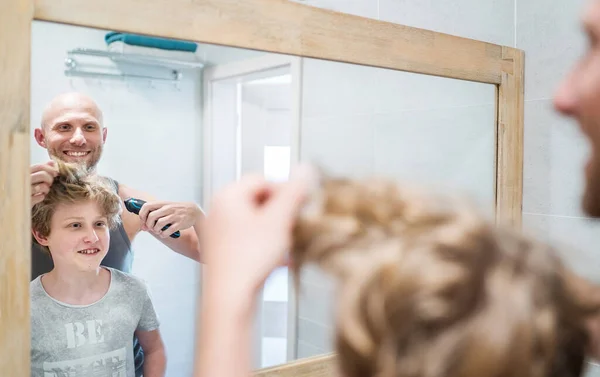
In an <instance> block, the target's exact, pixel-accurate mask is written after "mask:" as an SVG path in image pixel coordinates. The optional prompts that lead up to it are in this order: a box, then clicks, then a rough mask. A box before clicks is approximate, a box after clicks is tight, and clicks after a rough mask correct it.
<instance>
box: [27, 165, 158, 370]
mask: <svg viewBox="0 0 600 377" xmlns="http://www.w3.org/2000/svg"><path fill="white" fill-rule="evenodd" d="M57 164H58V167H59V174H58V176H57V177H56V178H55V181H54V183H53V184H52V186H51V187H50V191H49V192H48V194H47V195H46V197H45V199H44V200H43V201H42V202H41V203H38V204H36V205H35V206H34V207H33V209H32V232H33V237H34V242H37V243H38V244H39V245H41V246H43V247H44V248H45V249H47V251H48V252H49V253H50V256H51V257H52V260H53V262H54V268H53V269H52V271H50V272H49V273H47V274H43V275H41V276H39V277H37V278H36V279H35V280H33V281H32V282H31V284H30V294H31V376H32V377H59V376H69V377H80V376H81V377H84V376H85V377H88V376H90V377H91V376H94V377H105V376H106V377H134V375H135V373H134V358H133V338H134V335H135V336H136V337H137V338H138V339H139V341H140V344H141V346H142V349H143V350H144V353H145V363H144V374H143V375H144V377H162V376H164V373H165V365H166V358H165V350H164V345H163V342H162V339H161V335H160V332H159V321H158V318H157V315H156V312H155V310H154V306H153V304H152V301H151V298H150V295H149V292H148V289H147V288H146V286H145V284H144V283H143V282H142V281H141V280H140V279H139V278H136V277H134V276H131V275H128V274H125V273H123V272H120V271H118V270H115V269H112V268H107V267H104V266H100V262H101V261H102V259H103V258H104V256H105V255H106V253H107V251H108V247H109V243H110V242H109V241H110V235H109V231H110V229H112V228H114V227H115V226H117V224H118V222H119V218H120V216H119V215H120V213H121V211H122V209H121V208H122V207H121V200H120V198H119V196H118V195H117V194H116V193H115V192H114V190H113V189H112V188H111V187H110V185H109V184H108V183H107V182H104V181H103V180H102V178H99V177H97V176H94V175H88V174H86V171H85V170H83V169H84V168H83V167H78V166H76V165H68V164H65V163H62V162H57Z"/></svg>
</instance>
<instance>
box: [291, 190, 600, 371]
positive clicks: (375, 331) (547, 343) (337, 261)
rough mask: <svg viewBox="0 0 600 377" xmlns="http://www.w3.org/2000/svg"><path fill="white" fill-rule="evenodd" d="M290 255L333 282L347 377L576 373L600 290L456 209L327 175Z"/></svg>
mask: <svg viewBox="0 0 600 377" xmlns="http://www.w3.org/2000/svg"><path fill="white" fill-rule="evenodd" d="M292 253H293V254H292V259H293V261H294V262H293V266H294V268H295V269H296V272H298V270H299V269H300V268H301V267H302V265H303V264H305V263H308V262H315V263H317V264H318V265H319V266H320V267H323V268H324V269H325V271H327V272H331V273H332V274H333V275H334V277H336V278H337V279H336V280H337V282H338V286H337V288H338V289H337V292H336V302H337V321H336V325H337V326H336V327H337V328H336V330H337V331H336V351H337V355H336V357H337V360H338V365H339V366H340V368H341V375H343V376H344V377H375V376H377V377H483V376H488V377H492V376H496V377H498V376H503V377H517V376H527V377H577V376H581V375H582V374H583V370H584V365H585V364H584V359H585V348H586V346H587V345H588V335H587V332H586V321H587V320H588V319H590V318H591V315H593V314H596V313H598V312H599V308H600V299H599V295H598V288H597V287H595V286H593V285H591V284H589V283H587V282H586V281H584V280H583V279H581V278H579V277H577V276H576V275H574V274H573V273H572V272H571V271H570V270H569V269H568V268H567V267H566V266H565V265H563V263H562V262H561V260H560V259H559V257H558V256H557V255H556V254H555V253H554V251H553V250H552V249H551V248H550V247H548V246H546V245H544V244H541V243H538V242H535V241H534V240H532V239H528V238H526V237H524V236H522V235H521V234H519V233H518V232H516V231H513V230H510V229H502V228H499V227H497V226H496V225H495V224H493V223H491V222H488V221H486V219H485V218H484V217H482V216H480V215H479V214H478V213H477V212H476V211H472V210H471V209H469V208H468V206H466V205H465V203H461V202H454V201H450V200H445V199H444V198H442V197H437V196H433V195H426V194H423V193H422V192H421V190H419V189H417V190H414V191H413V190H409V189H408V188H407V187H405V186H403V185H396V184H395V182H392V181H385V180H382V181H377V180H365V181H353V180H343V179H325V180H324V181H323V182H322V186H321V187H320V188H318V189H317V190H316V191H315V193H314V195H313V197H312V199H311V200H309V201H308V203H307V206H306V208H305V210H304V211H303V212H302V213H301V215H300V217H299V219H298V222H297V224H296V226H295V229H294V243H293V248H292ZM296 276H298V275H297V274H296Z"/></svg>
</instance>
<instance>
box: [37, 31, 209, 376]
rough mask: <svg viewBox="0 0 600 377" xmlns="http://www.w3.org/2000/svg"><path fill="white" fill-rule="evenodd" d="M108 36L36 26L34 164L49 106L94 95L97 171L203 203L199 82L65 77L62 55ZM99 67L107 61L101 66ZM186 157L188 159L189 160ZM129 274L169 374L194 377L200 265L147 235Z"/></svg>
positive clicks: (138, 243)
mask: <svg viewBox="0 0 600 377" xmlns="http://www.w3.org/2000/svg"><path fill="white" fill-rule="evenodd" d="M104 34H105V31H101V30H95V29H87V28H79V27H73V26H66V25H59V24H52V23H46V22H38V21H36V22H34V24H33V30H32V40H33V50H32V63H31V74H32V81H31V122H32V123H31V135H32V141H31V162H32V163H40V162H45V161H47V159H48V156H47V153H46V150H45V149H43V148H41V147H40V146H38V145H37V143H36V142H35V141H34V139H33V130H34V128H36V127H39V124H40V120H41V113H42V110H43V108H44V107H45V106H46V103H47V102H48V101H50V100H51V99H52V98H53V97H54V96H55V95H57V94H59V93H62V92H64V91H70V90H76V91H82V92H84V93H87V94H89V95H91V96H92V97H93V98H94V99H96V100H97V102H98V104H99V106H100V107H101V109H102V110H103V111H104V116H105V125H106V127H107V129H108V137H107V141H106V144H105V149H104V154H103V157H102V160H101V162H100V164H99V166H98V170H99V173H101V174H105V175H109V176H111V177H112V178H115V179H117V180H118V181H119V182H121V183H124V184H126V185H128V186H131V187H133V188H135V189H138V190H142V191H146V192H149V193H151V194H152V195H154V196H155V197H157V198H159V199H164V200H177V201H194V202H197V203H201V197H200V193H201V192H202V190H201V187H200V174H201V169H200V167H201V165H200V160H199V158H196V157H195V156H197V157H199V155H197V154H196V153H199V152H196V151H199V150H200V148H199V147H200V145H201V144H200V138H199V134H198V132H199V131H200V120H201V116H200V115H201V113H200V104H201V100H200V92H199V82H200V81H199V77H198V76H197V75H196V76H191V77H188V78H187V79H185V80H184V81H183V82H182V83H181V86H180V88H179V89H177V88H175V87H173V86H171V85H166V84H160V83H155V87H154V88H153V87H150V85H149V84H148V83H147V82H142V81H139V82H136V81H128V82H125V83H123V82H118V81H111V80H97V79H82V78H72V79H71V78H69V77H66V76H65V75H64V74H63V70H64V59H65V57H66V51H67V50H69V49H73V48H78V47H86V48H98V49H105V48H106V47H105V45H104V39H103V37H104ZM102 63H104V61H102ZM190 157H191V158H190ZM133 249H134V252H135V261H134V271H133V272H134V274H135V275H137V276H140V277H142V278H143V279H145V280H146V282H147V283H148V285H149V287H150V289H151V292H152V294H153V299H154V304H155V306H156V309H157V311H158V315H159V317H160V319H161V321H162V327H161V331H162V335H163V338H164V340H165V343H166V350H167V358H168V368H167V376H168V377H170V376H186V375H191V371H192V360H193V335H194V331H193V325H194V318H195V317H194V315H195V299H196V293H197V287H198V286H199V283H198V276H197V267H198V264H197V263H196V262H193V261H191V260H189V259H187V258H185V257H182V256H180V255H179V254H176V253H175V252H172V251H170V249H168V248H167V247H165V246H163V245H162V244H161V243H160V242H159V241H157V240H155V239H154V238H153V237H152V236H150V235H148V234H147V233H142V234H140V235H139V236H138V237H137V238H136V240H135V241H134V243H133Z"/></svg>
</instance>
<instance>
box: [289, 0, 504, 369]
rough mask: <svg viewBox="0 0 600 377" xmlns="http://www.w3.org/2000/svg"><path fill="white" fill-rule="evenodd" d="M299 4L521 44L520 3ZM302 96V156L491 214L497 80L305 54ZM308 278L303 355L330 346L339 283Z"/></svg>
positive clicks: (311, 271) (367, 0) (302, 296)
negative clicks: (446, 194)
mask: <svg viewBox="0 0 600 377" xmlns="http://www.w3.org/2000/svg"><path fill="white" fill-rule="evenodd" d="M298 2H301V3H304V4H308V5H313V6H318V7H323V8H327V9H332V10H336V11H340V12H345V13H351V14H355V15H360V16H364V17H369V18H374V19H380V20H383V21H390V22H396V23H402V24H406V25H410V26H415V27H423V28H428V29H432V30H435V31H439V32H445V33H450V34H455V35H459V36H463V37H470V38H476V39H480V40H484V41H489V42H494V43H500V44H506V45H509V46H513V45H514V35H515V34H514V1H513V0H500V1H485V2H484V1H478V0H460V1H423V0H408V1H399V0H379V1H376V0H363V1H360V0H354V1H350V0H348V1H346V0H338V1H336V0H330V1H320V0H306V1H298ZM302 99H303V101H302V132H301V150H300V152H301V156H300V158H301V159H303V160H311V161H314V162H318V163H320V164H322V165H323V166H324V167H325V168H326V169H327V170H328V171H330V172H332V173H334V174H343V175H350V176H368V175H371V174H384V175H388V176H392V177H395V178H406V179H410V180H417V181H420V182H423V183H427V184H430V183H441V184H443V185H444V187H452V188H457V189H465V190H467V191H468V192H469V194H472V196H473V198H474V199H476V200H478V201H479V202H480V204H481V205H482V206H483V207H484V208H487V209H489V210H490V212H491V209H492V201H493V184H494V181H493V177H494V172H493V161H494V160H493V159H494V157H493V153H494V106H493V103H494V88H493V86H492V85H485V84H478V83H469V82H464V81H458V80H450V79H443V78H434V77H430V76H423V75H416V74H408V73H403V72H398V71H391V70H385V69H377V68H371V67H362V66H356V65H349V64H341V63H336V62H325V61H318V60H314V59H303V93H302ZM423 147H424V148H423ZM441 164H442V165H441ZM301 282H302V285H301V292H299V305H298V306H299V318H298V324H297V326H298V327H297V331H298V344H297V353H298V357H300V358H302V357H308V356H312V355H316V354H322V353H324V352H329V351H331V350H332V349H333V344H332V338H331V335H332V326H331V325H332V321H333V318H332V316H333V311H332V307H331V306H332V301H333V299H332V297H333V295H334V292H333V289H334V286H333V284H332V281H331V280H330V279H329V278H328V277H327V276H325V275H324V274H323V273H322V272H321V271H319V270H318V269H317V268H314V267H311V268H308V269H307V270H306V271H305V272H304V273H303V276H302V279H301Z"/></svg>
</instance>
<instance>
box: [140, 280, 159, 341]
mask: <svg viewBox="0 0 600 377" xmlns="http://www.w3.org/2000/svg"><path fill="white" fill-rule="evenodd" d="M159 326H160V321H159V320H158V315H157V314H156V310H155V308H154V304H153V303H152V295H151V293H150V289H149V288H148V286H147V285H145V290H144V305H143V307H142V315H141V316H140V321H139V323H138V326H137V330H139V331H152V330H156V329H158V327H159Z"/></svg>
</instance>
